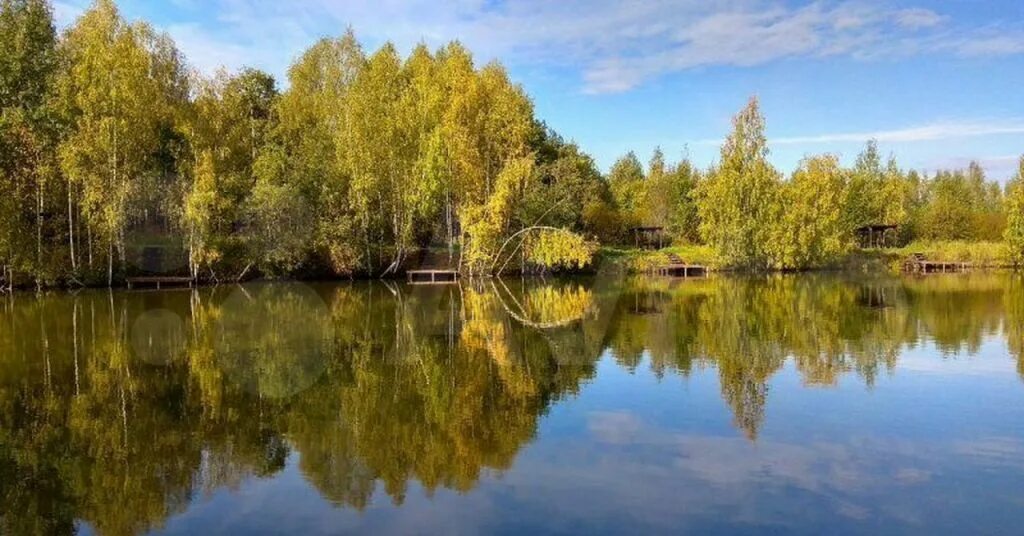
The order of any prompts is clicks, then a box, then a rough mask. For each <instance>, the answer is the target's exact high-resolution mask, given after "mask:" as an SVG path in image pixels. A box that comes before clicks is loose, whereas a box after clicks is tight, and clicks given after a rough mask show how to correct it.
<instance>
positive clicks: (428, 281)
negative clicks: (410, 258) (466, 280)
mask: <svg viewBox="0 0 1024 536" xmlns="http://www.w3.org/2000/svg"><path fill="white" fill-rule="evenodd" d="M405 274H406V277H408V278H409V283H410V284H413V285H450V284H452V283H455V282H456V281H458V280H459V272H458V271H457V270H450V269H437V270H409V271H407V272H405Z"/></svg>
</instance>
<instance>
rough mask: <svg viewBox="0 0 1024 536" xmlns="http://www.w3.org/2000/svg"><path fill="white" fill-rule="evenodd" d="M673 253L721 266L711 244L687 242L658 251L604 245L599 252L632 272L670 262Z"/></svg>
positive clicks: (641, 271) (697, 262)
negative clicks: (703, 244)
mask: <svg viewBox="0 0 1024 536" xmlns="http://www.w3.org/2000/svg"><path fill="white" fill-rule="evenodd" d="M673 254H674V255H676V256H677V257H679V258H680V259H682V260H683V262H686V263H690V264H700V265H704V266H707V267H708V268H711V269H718V268H720V265H719V262H718V259H717V256H716V255H715V251H714V249H713V248H711V246H702V245H695V244H687V245H682V246H672V247H668V248H665V249H661V250H656V251H655V250H649V249H636V248H624V247H613V246H606V247H602V248H601V250H600V252H599V256H600V259H601V260H607V261H612V262H617V263H620V264H622V266H624V267H625V268H626V270H627V271H629V272H630V273H646V272H649V271H651V270H653V269H654V268H657V267H659V266H664V265H666V264H669V263H670V260H669V257H670V256H671V255H673Z"/></svg>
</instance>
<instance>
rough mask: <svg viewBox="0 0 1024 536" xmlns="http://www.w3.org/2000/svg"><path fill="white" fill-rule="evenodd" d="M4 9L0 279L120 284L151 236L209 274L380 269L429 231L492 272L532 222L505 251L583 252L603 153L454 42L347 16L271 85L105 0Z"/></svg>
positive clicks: (574, 257) (555, 257)
mask: <svg viewBox="0 0 1024 536" xmlns="http://www.w3.org/2000/svg"><path fill="white" fill-rule="evenodd" d="M0 6H2V16H0V38H2V43H3V45H2V46H3V47H4V48H5V50H3V51H2V52H3V54H2V58H3V59H2V60H0V62H2V66H0V71H2V82H0V84H2V87H0V105H2V109H3V112H2V113H3V116H2V117H3V119H2V123H0V144H2V149H3V150H2V154H3V159H2V162H0V170H2V179H3V185H4V193H5V195H4V196H3V201H2V205H0V264H2V265H3V266H4V278H5V279H6V281H7V282H10V281H11V280H12V279H17V278H21V279H22V280H29V281H34V282H35V283H36V284H37V285H40V286H42V285H48V284H57V283H68V282H72V283H76V282H77V283H97V282H103V283H107V284H112V283H113V282H114V281H115V280H116V279H117V278H118V277H120V276H123V275H124V274H126V273H130V272H131V271H132V270H133V269H138V268H139V267H140V266H141V265H144V264H145V263H146V262H147V260H148V261H152V260H154V259H146V258H145V257H146V255H148V254H149V253H147V251H148V252H152V250H154V249H158V250H159V251H158V252H159V253H160V258H159V259H156V260H158V261H160V262H158V263H157V264H161V265H163V266H164V268H162V269H166V266H170V267H171V268H179V269H180V270H182V271H183V270H184V269H186V268H187V270H188V272H189V273H190V274H191V275H193V276H197V277H205V278H209V279H213V280H217V279H221V278H225V277H232V278H237V277H241V276H242V275H244V274H246V273H255V272H259V273H262V274H266V275H289V274H295V273H303V274H332V275H360V274H362V275H374V276H379V275H388V274H392V273H394V272H396V271H398V270H400V269H401V268H402V267H403V266H404V265H405V264H407V263H408V262H409V261H410V260H412V259H410V256H411V255H415V254H416V252H417V251H418V250H419V249H420V248H421V247H422V246H424V245H435V246H436V245H441V246H444V247H447V248H448V250H449V252H450V254H451V256H452V257H453V259H452V261H451V262H452V263H453V264H457V265H458V266H459V267H460V268H462V269H464V270H469V271H474V272H483V271H490V270H492V269H494V267H495V265H496V264H497V261H499V260H506V261H507V259H498V258H497V254H498V252H499V251H501V249H502V246H507V244H505V242H506V241H507V240H508V237H509V235H510V234H511V233H512V231H513V230H514V231H519V230H521V229H523V228H528V227H532V226H533V225H532V224H534V222H535V223H536V224H540V223H544V224H545V226H544V227H545V228H544V229H540V227H538V229H537V232H533V233H529V234H526V235H523V237H522V239H521V240H520V241H518V242H514V243H513V244H512V246H514V247H506V248H505V249H506V251H507V252H508V253H507V254H506V255H507V256H511V254H512V252H515V254H517V255H519V254H520V253H521V255H519V257H517V258H519V259H523V260H524V262H530V261H536V262H539V263H542V264H544V265H546V266H558V265H560V264H565V265H567V266H578V265H580V264H582V263H585V262H588V261H589V255H590V253H591V252H592V250H593V244H592V243H591V242H589V241H587V240H584V238H583V236H582V235H580V234H576V233H574V232H572V231H579V230H582V217H581V210H580V209H579V208H577V207H576V206H575V205H576V203H578V202H579V200H580V199H581V197H580V195H583V196H584V197H586V196H590V195H593V194H594V192H596V191H597V190H598V189H599V188H600V181H601V175H600V173H599V172H598V171H597V168H596V166H595V165H594V162H593V160H592V159H591V158H590V157H589V156H587V155H585V154H583V153H582V152H581V151H580V150H579V148H578V147H577V146H575V145H574V144H572V143H568V142H566V141H565V140H563V139H562V138H561V137H559V136H558V135H557V134H556V133H554V132H552V131H551V130H550V129H548V128H547V127H546V126H545V125H544V124H543V123H541V122H539V121H538V120H537V119H536V118H535V117H534V113H533V104H532V102H531V101H530V99H529V97H528V96H527V95H526V93H525V92H524V91H523V89H522V88H521V87H519V86H518V85H516V84H514V83H513V82H512V81H511V80H510V79H509V77H508V74H507V73H506V71H505V69H504V68H503V67H502V66H501V65H500V64H498V63H489V64H487V65H484V66H482V67H480V66H477V65H476V64H475V63H474V61H473V58H472V55H471V54H470V52H469V51H468V50H466V49H465V48H464V47H463V46H462V45H460V44H459V43H456V42H453V43H450V44H448V45H446V46H444V47H441V48H440V49H438V50H433V51H432V50H430V49H428V48H427V47H426V46H424V45H420V46H418V47H416V48H415V49H414V50H413V51H412V52H411V53H410V54H409V55H408V56H407V57H404V58H403V57H402V56H400V54H399V53H398V51H397V50H396V48H395V47H394V46H393V45H391V44H390V43H388V44H385V45H384V46H382V47H380V48H379V49H378V50H376V51H373V52H371V53H367V52H365V51H364V50H363V49H362V47H361V46H360V44H359V43H358V41H357V40H356V38H355V36H354V34H353V33H352V31H348V32H346V33H345V34H344V35H342V36H341V37H339V38H330V39H323V40H321V41H319V42H317V43H316V44H314V45H313V46H312V47H310V48H309V49H308V50H306V51H305V52H304V53H303V54H302V55H301V56H300V57H299V58H298V59H297V60H296V61H295V63H294V64H293V65H292V66H291V68H290V69H289V71H288V87H287V89H286V90H284V91H281V90H280V88H279V86H278V84H277V82H276V81H275V80H274V78H273V77H272V76H270V75H269V74H267V73H264V72H262V71H259V70H255V69H242V70H241V71H239V72H236V73H229V72H226V71H221V72H218V73H217V74H215V75H213V76H210V77H206V76H202V75H200V74H197V73H195V72H192V71H190V70H189V68H188V67H187V64H186V61H185V59H184V58H183V57H182V55H181V54H180V52H179V51H178V50H177V49H176V48H175V45H174V43H173V41H172V40H171V39H170V38H169V37H168V36H166V35H164V34H161V33H159V32H156V31H154V30H153V29H152V28H151V27H150V26H149V25H147V24H145V23H142V22H135V23H131V22H128V21H126V20H125V19H124V18H123V17H122V16H121V15H120V13H119V12H118V10H117V7H116V5H115V4H114V2H113V1H112V0H97V1H96V2H95V3H94V4H93V5H92V7H91V8H90V9H88V10H87V11H86V12H85V13H84V14H83V15H82V16H81V17H80V18H79V19H78V20H77V21H76V22H75V23H74V24H72V25H71V26H70V27H69V28H68V29H67V30H66V31H65V32H64V33H63V35H60V36H58V35H57V33H56V30H55V28H54V23H53V17H52V9H51V7H50V5H49V4H48V2H46V1H45V0H2V3H0ZM524 222H529V223H530V224H531V225H527V223H524ZM175 263H177V264H175Z"/></svg>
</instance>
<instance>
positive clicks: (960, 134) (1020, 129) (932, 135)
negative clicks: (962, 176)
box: [770, 121, 1024, 145]
mask: <svg viewBox="0 0 1024 536" xmlns="http://www.w3.org/2000/svg"><path fill="white" fill-rule="evenodd" d="M1007 134H1024V121H1014V122H995V123H986V122H942V123H932V124H929V125H922V126H916V127H909V128H899V129H893V130H876V131H865V132H835V133H828V134H815V135H810V136H788V137H781V138H774V139H772V140H770V141H771V143H772V144H775V145H797V144H799V145H811V144H827V143H844V142H857V143H863V142H865V141H867V140H877V141H880V142H888V143H908V142H922V141H936V140H948V139H959V138H975V137H979V136H997V135H1007Z"/></svg>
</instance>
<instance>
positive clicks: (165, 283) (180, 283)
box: [125, 276, 193, 290]
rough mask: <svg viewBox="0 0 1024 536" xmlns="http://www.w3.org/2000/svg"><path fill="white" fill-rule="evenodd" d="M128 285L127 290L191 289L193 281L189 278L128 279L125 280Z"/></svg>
mask: <svg viewBox="0 0 1024 536" xmlns="http://www.w3.org/2000/svg"><path fill="white" fill-rule="evenodd" d="M125 282H127V283H128V288H135V287H155V288H156V289H157V290H160V288H161V287H185V286H188V287H191V286H192V283H193V280H192V278H191V277H155V276H154V277H129V278H127V279H125Z"/></svg>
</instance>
